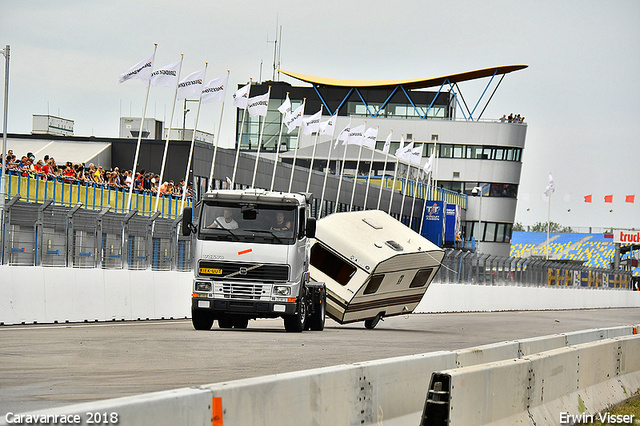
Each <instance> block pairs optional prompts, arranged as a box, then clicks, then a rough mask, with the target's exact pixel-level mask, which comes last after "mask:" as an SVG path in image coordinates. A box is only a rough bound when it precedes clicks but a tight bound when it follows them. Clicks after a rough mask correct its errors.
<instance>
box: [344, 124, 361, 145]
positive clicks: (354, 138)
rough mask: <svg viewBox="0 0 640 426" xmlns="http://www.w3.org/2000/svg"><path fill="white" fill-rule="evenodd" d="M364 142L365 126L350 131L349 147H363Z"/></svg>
mask: <svg viewBox="0 0 640 426" xmlns="http://www.w3.org/2000/svg"><path fill="white" fill-rule="evenodd" d="M363 142H364V124H361V125H359V126H356V127H354V128H352V129H351V130H350V131H349V136H348V137H347V145H349V144H351V145H362V143H363Z"/></svg>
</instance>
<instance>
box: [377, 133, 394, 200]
mask: <svg viewBox="0 0 640 426" xmlns="http://www.w3.org/2000/svg"><path fill="white" fill-rule="evenodd" d="M392 134H393V129H391V133H390V134H389V136H387V137H388V138H389V148H388V149H387V152H386V153H385V154H384V166H382V180H381V181H380V192H378V205H377V206H376V210H380V201H381V200H382V189H383V188H386V186H387V179H386V178H387V161H388V160H389V150H390V149H391V135H392ZM385 143H386V141H385ZM383 183H384V187H383Z"/></svg>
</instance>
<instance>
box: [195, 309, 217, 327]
mask: <svg viewBox="0 0 640 426" xmlns="http://www.w3.org/2000/svg"><path fill="white" fill-rule="evenodd" d="M191 323H192V324H193V328H195V329H196V330H211V326H212V325H213V315H211V313H210V312H206V311H195V310H192V311H191Z"/></svg>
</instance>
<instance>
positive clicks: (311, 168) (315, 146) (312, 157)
mask: <svg viewBox="0 0 640 426" xmlns="http://www.w3.org/2000/svg"><path fill="white" fill-rule="evenodd" d="M323 106H324V105H322V104H321V105H320V120H319V121H322V108H323ZM319 135H320V126H318V130H317V131H316V139H315V141H314V142H313V153H312V154H311V164H310V165H309V176H307V190H306V192H309V188H310V187H311V174H312V173H313V162H314V160H315V158H316V148H317V147H318V136H319Z"/></svg>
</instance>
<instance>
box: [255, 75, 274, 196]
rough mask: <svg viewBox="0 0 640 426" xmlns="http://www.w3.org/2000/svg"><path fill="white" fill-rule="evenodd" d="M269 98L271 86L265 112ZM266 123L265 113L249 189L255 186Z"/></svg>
mask: <svg viewBox="0 0 640 426" xmlns="http://www.w3.org/2000/svg"><path fill="white" fill-rule="evenodd" d="M270 97H271V86H269V90H267V110H268V109H269V98H270ZM258 117H259V116H258ZM266 122H267V112H266V111H265V113H264V117H262V127H261V128H260V136H258V152H257V153H256V164H255V166H254V168H253V178H252V179H251V188H254V187H255V185H256V175H257V174H258V163H259V162H260V147H261V146H262V134H263V133H264V125H265V123H266Z"/></svg>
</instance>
